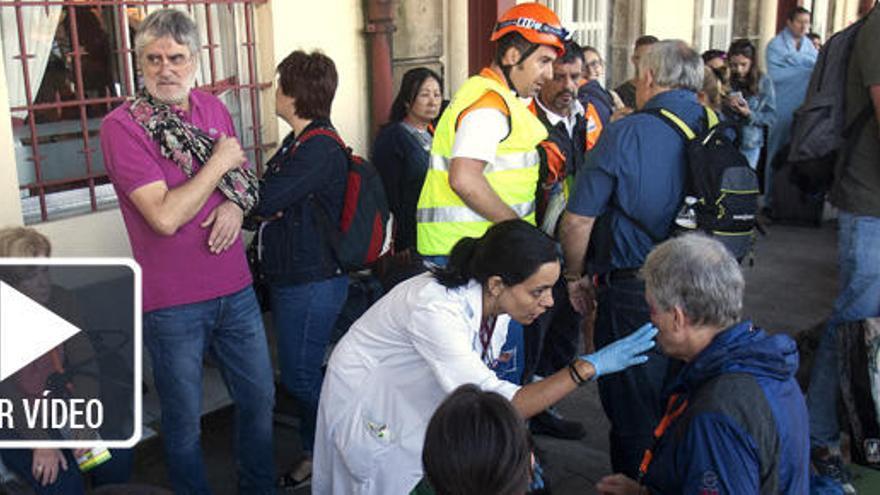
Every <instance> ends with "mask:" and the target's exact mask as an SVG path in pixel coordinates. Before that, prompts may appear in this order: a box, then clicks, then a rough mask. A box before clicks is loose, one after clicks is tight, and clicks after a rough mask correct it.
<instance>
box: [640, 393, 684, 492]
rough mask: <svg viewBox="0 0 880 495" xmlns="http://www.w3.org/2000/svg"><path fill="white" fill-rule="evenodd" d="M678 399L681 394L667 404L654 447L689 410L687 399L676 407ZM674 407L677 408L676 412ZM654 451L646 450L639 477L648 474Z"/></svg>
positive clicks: (655, 432)
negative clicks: (686, 410)
mask: <svg viewBox="0 0 880 495" xmlns="http://www.w3.org/2000/svg"><path fill="white" fill-rule="evenodd" d="M678 397H679V394H672V396H671V397H669V402H668V403H667V404H666V414H664V415H663V419H661V420H660V424H658V425H657V428H654V446H656V444H657V441H658V440H660V438H661V437H662V436H663V434H664V433H666V430H667V429H669V426H670V425H672V423H673V422H675V420H676V419H678V417H679V416H681V415H682V414H684V411H685V409H687V405H688V401H687V399H685V400H684V401H682V403H681V404H679V405H678V407H675V403H676V401H678ZM673 407H675V409H674V410H673ZM653 449H654V447H651V448H650V449H647V450H645V455H644V456H642V463H641V464H640V465H639V477H642V476H644V475H645V474H646V473H647V472H648V466H650V465H651V461H653V460H654V452H653Z"/></svg>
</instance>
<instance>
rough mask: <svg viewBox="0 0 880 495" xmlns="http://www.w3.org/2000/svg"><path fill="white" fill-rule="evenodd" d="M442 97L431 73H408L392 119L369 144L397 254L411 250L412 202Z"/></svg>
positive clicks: (413, 234) (415, 199)
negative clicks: (392, 225)
mask: <svg viewBox="0 0 880 495" xmlns="http://www.w3.org/2000/svg"><path fill="white" fill-rule="evenodd" d="M442 97H443V81H442V80H441V79H440V76H439V75H437V73H436V72H434V71H432V70H431V69H428V68H426V67H417V68H415V69H410V70H408V71H407V72H406V74H404V75H403V80H402V81H401V82H400V91H399V92H398V93H397V97H396V98H395V99H394V103H393V104H392V105H391V118H390V120H389V121H388V123H387V124H385V126H384V127H382V129H381V130H380V131H379V135H378V136H377V137H376V142H375V143H374V144H373V156H372V162H373V165H375V166H376V170H378V171H379V175H380V176H381V177H382V183H383V185H384V186H385V194H386V195H387V196H388V207H389V208H390V209H391V213H393V214H394V218H395V219H396V221H397V231H396V232H395V235H394V245H395V249H396V250H397V251H404V250H406V249H410V248H413V249H414V248H415V246H416V203H418V201H419V193H420V192H421V191H422V184H423V183H424V182H425V174H427V172H428V160H429V159H430V156H431V143H432V142H433V139H434V136H433V132H434V130H433V127H432V126H431V122H433V121H434V119H436V118H437V116H438V115H440V105H441V102H442Z"/></svg>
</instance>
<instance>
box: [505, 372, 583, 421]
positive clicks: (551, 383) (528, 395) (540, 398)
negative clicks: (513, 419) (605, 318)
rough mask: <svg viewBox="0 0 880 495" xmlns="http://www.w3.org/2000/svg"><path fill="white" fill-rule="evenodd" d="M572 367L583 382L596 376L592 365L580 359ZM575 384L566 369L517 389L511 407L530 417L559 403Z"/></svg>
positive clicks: (575, 386)
mask: <svg viewBox="0 0 880 495" xmlns="http://www.w3.org/2000/svg"><path fill="white" fill-rule="evenodd" d="M574 366H575V367H576V369H577V372H578V373H579V375H580V376H581V377H582V378H584V379H585V380H589V379H591V378H593V375H595V374H596V370H595V368H593V365H592V364H590V363H588V362H586V361H582V360H580V359H578V360H576V361H575V364H574ZM575 388H577V384H576V383H575V382H574V379H573V378H572V376H571V373H570V371H569V369H568V367H565V368H563V369H562V370H560V371H557V372H556V373H554V374H553V375H550V376H549V377H547V378H545V379H543V380H541V381H539V382H535V383H530V384H528V385H526V386H524V387H523V388H521V389H519V391H518V392H517V393H516V395H514V396H513V401H512V403H513V407H514V408H516V410H517V411H518V412H519V413H520V415H522V417H524V418H531V417H532V416H534V415H536V414H538V413H540V412H541V411H543V410H545V409H547V408H548V407H550V406H552V405H553V404H555V403H557V402H559V401H560V400H561V399H562V398H563V397H565V396H566V395H568V394H569V393H571V392H572V391H573V390H574V389H575Z"/></svg>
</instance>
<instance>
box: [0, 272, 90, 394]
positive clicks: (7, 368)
mask: <svg viewBox="0 0 880 495" xmlns="http://www.w3.org/2000/svg"><path fill="white" fill-rule="evenodd" d="M79 332H80V329H79V328H77V327H75V326H74V325H71V324H70V323H68V322H67V321H66V320H65V319H64V318H61V317H60V316H58V315H56V314H55V313H53V312H51V311H49V310H48V309H46V308H45V307H43V306H42V305H40V304H39V303H37V302H36V301H34V300H32V299H31V298H29V297H28V296H26V295H24V294H22V293H21V292H19V291H17V290H15V289H13V288H12V287H11V286H10V285H8V284H6V283H5V282H0V381H3V380H5V379H7V378H9V377H10V376H12V375H13V374H15V372H17V371H18V370H20V369H22V368H24V367H25V366H27V365H28V364H30V363H31V362H33V361H34V360H35V359H37V358H38V357H40V356H42V355H43V354H45V353H47V352H49V351H51V350H52V349H54V348H56V347H58V346H59V345H60V344H61V343H63V342H64V341H65V340H67V339H69V338H70V337H73V336H74V335H76V334H77V333H79Z"/></svg>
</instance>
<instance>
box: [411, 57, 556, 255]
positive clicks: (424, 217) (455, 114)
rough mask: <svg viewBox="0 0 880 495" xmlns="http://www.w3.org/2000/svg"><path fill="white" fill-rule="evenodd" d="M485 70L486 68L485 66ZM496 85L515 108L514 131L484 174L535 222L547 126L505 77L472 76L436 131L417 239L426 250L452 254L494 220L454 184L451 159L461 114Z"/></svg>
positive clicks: (518, 211)
mask: <svg viewBox="0 0 880 495" xmlns="http://www.w3.org/2000/svg"><path fill="white" fill-rule="evenodd" d="M484 72H485V71H484ZM489 91H494V92H495V93H498V95H499V96H501V98H502V99H503V100H504V103H505V104H506V105H507V109H508V111H509V112H510V117H509V122H510V133H509V134H508V135H507V137H505V138H504V139H503V140H502V141H501V142H500V143H498V147H497V150H496V152H495V159H494V160H493V161H492V162H491V163H487V164H486V167H485V169H484V170H483V174H484V175H485V176H486V180H487V181H488V182H489V185H490V186H491V187H492V189H493V190H495V193H496V194H498V197H500V198H501V200H502V201H504V203H505V204H506V205H508V206H509V207H510V208H511V209H512V210H513V211H515V212H516V214H517V215H518V216H519V217H520V218H522V219H524V220H526V221H528V222H530V223H531V224H532V225H534V224H535V191H536V188H537V186H538V165H539V155H538V151H537V148H536V147H537V146H538V143H540V142H541V141H542V140H544V139H546V138H547V130H546V129H545V128H544V125H543V124H542V123H541V121H540V120H538V118H537V117H535V116H534V115H533V114H532V112H530V111H529V109H528V107H527V106H526V105H525V104H524V103H523V102H522V101H521V100H520V99H519V98H518V97H517V96H516V95H515V94H514V93H513V92H511V91H510V89H508V88H507V86H505V85H504V84H503V83H502V82H500V81H498V80H495V79H494V78H491V77H486V76H485V75H478V76H474V77H471V78H470V79H468V80H467V81H466V82H465V83H464V84H463V85H462V87H461V89H459V90H458V92H457V93H456V94H455V97H454V98H453V99H452V102H451V103H450V104H449V107H448V108H447V109H446V111H445V112H443V116H442V117H441V118H440V122H439V123H438V124H437V132H436V133H435V134H434V142H433V145H432V147H431V163H430V165H429V168H428V173H427V175H426V176H425V183H424V185H423V186H422V193H421V195H420V196H419V202H418V205H417V210H416V222H417V224H416V232H417V234H416V242H417V247H418V251H419V253H420V254H422V255H425V256H446V255H448V254H449V252H450V251H451V250H452V247H453V246H454V245H455V243H456V242H458V241H459V240H460V239H461V238H462V237H480V236H482V235H483V233H485V232H486V230H487V229H488V228H489V226H491V225H492V222H490V221H488V220H486V219H485V218H483V217H482V216H481V215H480V214H479V213H477V212H475V211H473V210H471V209H470V208H469V207H468V206H467V205H466V204H464V202H463V201H462V200H461V198H460V197H459V196H458V195H457V194H456V193H455V192H454V191H453V190H452V188H451V187H450V186H449V165H450V163H451V161H452V145H453V143H455V132H456V127H457V125H458V121H459V115H461V113H462V112H464V111H465V110H467V109H468V108H469V107H470V106H471V105H473V104H474V103H476V102H477V100H479V99H480V98H481V97H482V96H484V95H485V94H486V93H487V92H489Z"/></svg>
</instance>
